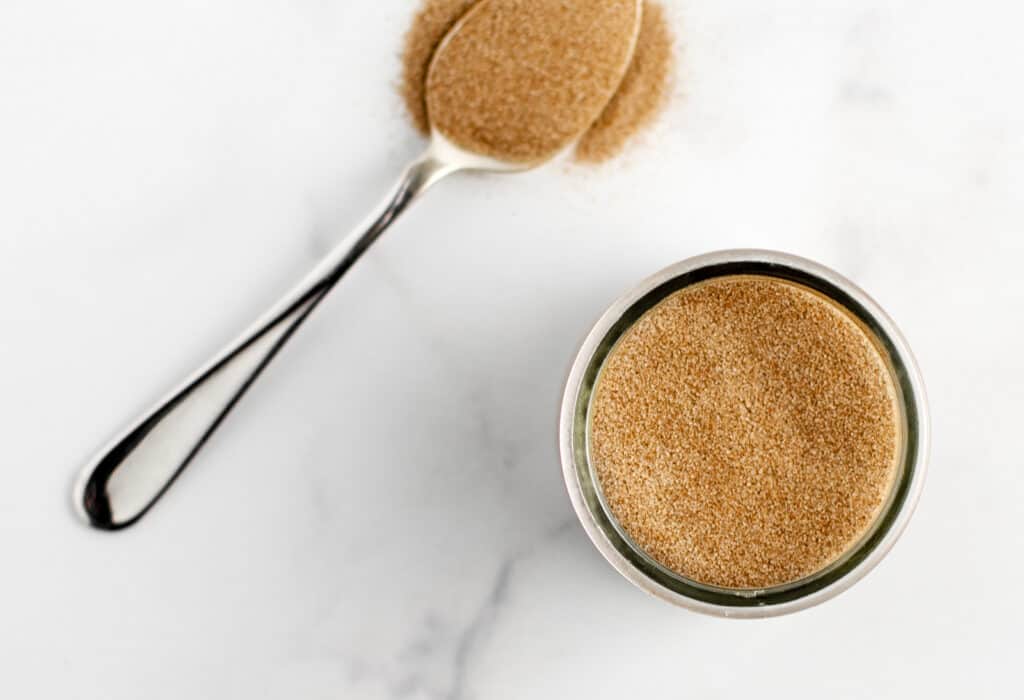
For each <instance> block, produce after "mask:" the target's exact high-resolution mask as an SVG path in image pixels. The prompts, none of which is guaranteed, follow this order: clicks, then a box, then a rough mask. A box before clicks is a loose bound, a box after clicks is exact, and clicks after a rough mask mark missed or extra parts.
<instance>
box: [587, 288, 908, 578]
mask: <svg viewBox="0 0 1024 700" xmlns="http://www.w3.org/2000/svg"><path fill="white" fill-rule="evenodd" d="M896 397H897V394H896V389H895V386H894V384H893V379H892V376H891V373H890V371H889V369H888V366H887V364H886V362H885V360H884V359H883V357H882V355H881V353H880V351H879V350H878V348H877V347H876V345H875V344H874V343H873V342H872V340H871V339H870V338H869V337H868V335H867V333H866V331H864V330H863V329H862V328H861V327H860V326H859V325H858V324H857V323H856V322H855V321H854V320H853V319H852V317H851V316H850V315H849V314H848V313H847V312H846V311H844V310H842V309H841V308H840V307H839V306H838V305H837V304H835V303H834V302H832V301H831V300H828V299H826V298H824V297H822V296H821V295H819V294H818V293H816V292H813V291H812V290H810V289H807V288H805V287H802V286H799V285H796V284H793V283H790V282H786V281H783V280H779V279H776V278H771V277H765V276H751V275H746V276H729V277H721V278H717V279H712V280H708V281H706V282H703V283H699V284H696V285H694V286H691V287H688V288H686V289H683V290H681V291H679V292H677V293H675V294H674V295H672V296H670V297H669V298H667V299H666V300H664V301H663V302H661V303H660V304H659V305H658V306H656V307H655V308H654V309H652V310H651V311H649V312H648V313H647V314H645V315H644V316H643V317H642V318H641V319H640V320H638V321H637V322H636V323H635V324H634V325H633V326H632V327H631V328H630V329H629V330H628V331H627V332H626V333H625V335H624V336H623V338H622V339H621V340H620V341H619V343H618V345H617V346H616V347H615V348H614V349H613V351H612V353H611V354H610V355H609V357H608V358H607V360H606V362H605V365H604V367H603V368H602V371H601V374H600V376H599V378H598V384H597V387H596V390H595V394H594V398H593V402H592V404H591V409H590V416H591V425H590V455H591V459H592V462H593V466H594V468H595V470H596V473H597V476H598V480H599V482H600V484H601V488H602V491H603V493H604V495H605V498H606V500H607V503H608V505H609V508H610V509H611V511H612V513H613V514H614V515H615V517H616V519H617V520H618V521H619V523H620V525H621V526H622V528H623V529H624V530H625V532H626V533H627V534H628V535H629V536H630V537H631V538H632V539H633V541H634V542H636V543H637V545H639V546H640V547H641V548H642V549H643V550H644V551H646V552H647V553H648V554H649V555H650V556H651V557H653V558H654V559H655V560H656V561H658V562H659V563H661V564H662V565H664V566H665V567H667V568H669V569H671V570H673V571H676V572H677V573H679V574H681V575H683V576H685V577H687V578H690V579H691V580H695V581H698V582H701V583H705V584H709V585H716V586H721V587H726V588H736V589H741V588H742V589H747V588H767V587H771V586H775V585H781V584H784V583H788V582H792V581H794V580H797V579H800V578H803V577H805V576H807V575H810V574H813V573H815V572H818V571H820V570H822V569H823V568H825V567H826V566H828V565H829V564H830V563H832V562H833V561H835V560H836V559H838V558H839V557H841V556H842V555H843V554H844V553H846V552H847V551H849V549H850V548H851V547H852V546H853V545H854V544H856V542H857V541H858V540H859V539H860V538H861V537H862V536H863V535H864V534H865V533H866V532H867V531H868V530H869V529H870V527H871V526H872V524H873V523H874V521H875V519H876V518H877V516H878V514H879V512H880V510H881V508H882V506H883V505H884V503H885V501H886V499H887V497H888V494H889V491H890V489H891V487H892V483H893V479H894V475H895V471H896V464H897V460H898V455H899V450H900V434H901V429H900V427H899V426H900V425H901V423H900V418H899V415H900V413H899V407H898V403H897V398H896Z"/></svg>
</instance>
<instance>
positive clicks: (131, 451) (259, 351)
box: [73, 153, 455, 530]
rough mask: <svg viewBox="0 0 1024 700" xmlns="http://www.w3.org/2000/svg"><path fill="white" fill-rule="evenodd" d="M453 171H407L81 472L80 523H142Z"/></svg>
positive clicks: (431, 162) (439, 165) (428, 162)
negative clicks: (298, 335) (332, 298)
mask: <svg viewBox="0 0 1024 700" xmlns="http://www.w3.org/2000/svg"><path fill="white" fill-rule="evenodd" d="M454 170H455V168H454V167H452V166H450V165H447V164H445V163H444V162H442V161H440V160H438V159H436V158H435V157H434V156H433V155H432V154H431V153H428V154H427V155H425V156H423V157H422V158H420V159H419V160H417V161H416V162H414V163H413V164H412V165H410V166H409V167H408V168H407V169H406V171H405V173H404V174H403V175H402V178H401V180H399V182H398V185H397V186H396V188H395V190H394V192H393V193H392V194H391V196H390V197H388V198H387V199H386V200H385V202H384V203H383V205H382V206H381V207H380V209H379V210H378V211H377V212H376V213H375V214H373V215H372V216H371V217H370V218H369V219H368V220H367V223H366V224H365V225H363V226H361V227H360V228H358V229H357V230H356V231H355V232H353V233H352V234H351V235H350V236H348V237H347V238H345V239H344V240H343V241H342V242H341V243H340V244H338V246H337V247H336V248H334V250H332V251H331V252H330V253H329V254H328V255H327V257H326V258H325V259H324V260H323V261H322V262H320V263H319V264H318V265H317V266H316V268H315V269H314V270H313V271H312V272H311V273H310V274H309V275H308V276H307V277H306V278H305V279H304V280H303V281H302V282H301V283H300V284H299V285H298V286H296V287H295V288H294V289H293V290H292V291H291V292H290V293H288V294H287V295H285V297H284V298H283V299H282V300H281V301H279V302H278V303H277V304H275V305H274V306H273V307H272V308H271V309H270V310H269V311H267V312H266V313H265V314H264V315H263V316H261V317H260V318H259V319H258V320H257V321H256V322H255V323H254V324H253V325H252V326H251V327H250V328H249V329H248V330H246V331H245V332H244V333H242V335H240V336H239V337H238V338H237V339H236V340H234V341H233V342H232V343H231V344H230V345H228V346H227V348H225V349H224V350H222V351H221V352H220V353H219V354H217V355H216V356H215V357H214V358H213V359H212V360H210V361H209V362H207V363H206V364H205V365H203V366H202V367H201V368H200V369H199V370H198V371H196V372H195V373H194V374H192V375H191V376H190V377H189V378H188V379H186V380H185V381H184V382H183V383H182V384H181V385H180V386H179V387H178V388H177V389H175V390H174V391H173V392H172V393H171V394H170V395H168V396H167V397H166V398H164V399H163V400H162V401H160V402H159V403H158V404H157V405H156V406H155V407H154V408H153V409H152V410H150V411H149V412H148V413H146V414H144V415H143V416H142V417H141V418H140V419H139V420H138V421H137V422H135V423H134V424H133V425H132V426H131V427H130V428H128V430H126V431H125V432H124V433H122V434H121V435H120V436H118V437H117V438H116V439H115V440H114V441H113V442H111V443H110V444H109V445H108V446H107V447H106V448H105V449H103V450H102V451H101V452H100V453H99V455H97V457H96V458H94V459H93V460H92V461H91V462H90V463H89V464H88V466H87V467H86V468H85V469H84V470H83V472H82V475H81V476H80V478H79V480H78V483H77V484H76V486H75V490H74V496H73V497H74V504H75V509H76V510H77V511H78V512H79V514H80V515H81V516H82V517H83V518H84V519H85V520H86V522H88V523H89V524H90V525H92V526H93V527H96V528H99V529H102V530H119V529H121V528H125V527H128V526H129V525H131V524H133V523H134V522H136V521H137V520H138V519H139V518H141V517H142V516H143V515H145V513H146V511H148V510H149V509H150V508H151V507H152V506H153V504H154V503H156V501H157V500H159V498H160V497H161V496H162V495H163V494H164V492H165V491H166V490H167V488H168V487H169V486H170V485H171V484H172V483H173V482H174V480H175V479H176V478H177V477H178V475H179V474H181V472H182V471H183V470H184V469H185V467H186V466H188V463H189V462H190V461H191V460H192V458H193V457H194V456H195V455H196V453H197V452H198V451H199V449H200V448H201V447H202V446H203V444H204V443H205V442H206V440H207V438H209V437H210V435H211V434H212V433H213V431H214V430H216V429H217V426H218V425H220V422H221V421H222V420H223V419H224V418H225V416H227V414H228V413H229V412H230V411H231V409H232V408H233V407H234V405H235V404H236V403H237V402H238V400H239V399H240V398H241V397H242V395H243V394H245V391H246V389H248V388H249V386H250V385H251V384H252V383H253V382H254V381H255V380H256V378H257V377H258V376H259V374H260V372H261V371H262V370H263V368H264V367H266V366H267V364H269V362H270V361H271V360H272V359H273V358H274V356H275V355H276V354H277V352H278V350H280V349H281V347H282V346H284V344H285V343H286V342H287V341H288V339H289V338H290V337H291V335H292V333H294V332H295V330H296V329H298V327H299V326H300V325H301V324H302V322H303V321H304V320H306V318H307V317H308V316H309V314H310V313H311V312H312V311H313V309H315V308H316V307H317V305H318V304H319V303H320V302H321V301H322V300H323V299H324V297H326V296H327V293H328V292H330V291H331V289H333V288H334V286H335V285H336V284H337V283H338V280H340V279H341V277H342V276H343V275H344V274H345V273H346V272H347V271H348V270H349V268H351V267H352V265H353V264H354V263H355V262H356V260H358V259H359V257H360V256H361V255H362V254H363V253H364V252H365V251H366V250H367V249H368V248H369V247H370V245H372V244H373V242H374V241H376V240H377V238H378V237H380V235H381V234H382V233H383V232H384V231H385V230H386V229H387V228H388V226H390V225H391V223H392V222H393V221H394V220H395V219H396V218H398V216H399V214H401V213H402V212H403V211H404V210H405V209H406V208H407V207H408V206H409V205H410V204H411V203H412V202H413V201H414V200H415V199H416V198H417V197H418V196H419V195H420V194H422V193H423V192H424V191H425V190H426V189H427V188H429V187H430V186H431V185H433V184H434V183H435V182H437V181H438V180H440V179H441V178H443V177H445V176H446V175H448V174H450V173H451V172H453V171H454Z"/></svg>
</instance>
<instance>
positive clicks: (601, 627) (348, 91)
mask: <svg viewBox="0 0 1024 700" xmlns="http://www.w3.org/2000/svg"><path fill="white" fill-rule="evenodd" d="M666 2H668V3H669V5H670V6H671V9H672V12H673V16H674V18H675V25H676V29H677V31H678V33H679V35H680V38H681V48H682V53H683V62H682V71H681V76H680V78H681V79H680V82H679V85H678V89H677V91H676V97H675V100H674V102H673V104H672V107H671V109H670V110H669V112H668V114H667V115H666V117H665V119H664V121H663V123H662V125H661V126H660V128H659V129H658V130H657V131H656V132H654V133H652V134H651V135H650V136H649V137H648V138H647V139H646V141H645V142H644V143H642V144H640V145H639V146H637V147H636V148H634V149H633V150H632V151H630V153H629V155H628V157H627V158H625V159H623V160H621V161H619V162H617V163H615V164H613V165H611V166H609V167H606V168H604V169H601V170H596V171H590V170H582V169H579V168H577V167H573V166H568V165H555V166H552V167H548V168H546V169H544V170H542V171H539V172H535V173H531V174H528V175H522V176H515V177H477V178H474V177H466V178H462V179H459V180H453V181H451V182H448V183H445V184H443V185H442V186H440V187H439V188H438V189H437V190H436V191H434V192H433V193H431V195H430V196H429V197H428V198H427V199H426V200H424V201H423V202H422V203H421V204H420V205H418V206H417V208H416V209H415V210H413V211H411V212H410V213H409V214H408V215H407V217H406V218H405V219H404V220H403V221H401V222H400V223H399V224H398V225H397V226H396V227H395V229H394V230H393V231H391V232H390V233H389V235H388V236H387V237H386V239H385V240H383V241H382V242H381V243H380V245H379V246H378V247H377V248H376V249H375V250H373V251H372V254H371V255H369V257H367V258H366V259H365V260H364V261H363V262H362V263H361V264H360V265H359V266H358V268H357V269H356V270H355V271H354V272H353V274H352V275H351V277H350V278H348V279H346V280H345V282H344V284H343V286H342V288H340V289H339V290H338V293H337V294H336V296H334V297H333V298H331V299H330V301H329V302H328V303H327V304H326V305H325V306H324V308H323V309H322V310H321V312H320V313H318V314H317V315H316V316H315V318H313V319H312V320H311V322H310V323H309V325H308V326H307V327H306V328H304V330H303V332H302V333H301V334H300V335H299V336H298V337H297V338H296V339H295V342H294V344H293V345H291V346H290V347H289V348H288V349H287V351H286V352H285V353H284V355H283V356H282V357H281V358H280V360H279V361H278V362H277V363H276V364H275V365H274V366H273V367H272V368H271V369H270V370H269V371H268V373H267V374H266V376H265V377H264V379H263V380H262V381H261V382H260V383H259V385H258V386H257V387H256V388H255V389H254V390H253V391H252V393H251V394H250V395H249V396H248V397H247V399H246V400H245V401H244V403H243V404H242V405H241V406H240V407H239V409H238V410H237V412H236V413H235V414H234V415H233V416H232V419H231V420H230V421H229V422H228V423H227V424H226V425H225V426H224V428H223V430H222V431H221V432H219V433H218V434H217V435H216V437H215V439H214V440H213V441H212V442H211V443H210V445H209V446H208V448H207V449H206V450H205V451H204V452H203V453H202V454H201V456H200V458H199V459H197V460H196V463H195V464H194V466H193V467H192V468H191V469H190V470H189V472H188V473H187V474H186V475H185V476H184V477H183V479H182V480H181V481H180V482H179V484H178V485H177V486H176V487H175V488H174V489H173V491H172V493H170V494H169V495H168V497H167V498H166V499H165V500H164V501H163V502H162V503H161V504H160V506H159V507H158V508H157V509H156V510H154V511H153V513H152V514H151V516H150V517H149V518H148V519H147V520H146V521H144V523H143V524H142V525H141V526H139V527H138V528H137V529H134V530H132V531H128V532H125V533H122V534H119V535H114V536H111V535H103V534H98V533H94V532H91V531H88V530H86V529H84V528H83V527H81V526H80V525H79V524H78V523H77V522H76V521H74V520H73V519H72V517H71V514H70V511H69V507H68V488H69V486H70V483H71V480H72V477H73V475H74V474H75V471H76V469H77V467H78V466H79V465H80V464H81V463H82V461H83V460H84V459H85V458H86V457H87V456H88V455H89V453H90V452H91V451H92V450H93V449H94V448H96V447H97V446H98V445H99V444H100V443H101V442H103V441H104V440H105V439H106V438H107V437H109V436H110V434H111V432H112V431H113V430H114V429H116V428H118V427H119V426H120V425H121V424H122V423H123V422H124V421H125V420H126V419H128V418H129V417H130V416H131V415H132V414H134V413H135V412H136V411H137V410H139V409H141V408H143V407H144V406H145V405H146V404H147V403H148V402H149V401H151V400H152V399H154V398H155V397H156V396H157V395H158V394H159V393H161V392H162V391H163V390H164V389H166V388H167V387H168V386H169V385H170V384H171V383H173V382H174V381H175V380H176V379H177V378H178V377H179V376H180V375H181V374H182V373H183V372H184V371H185V370H187V369H189V368H190V367H191V366H193V365H194V364H195V363H196V362H197V361H199V360H200V359H202V358H203V357H205V356H206V354H207V353H208V352H209V351H210V350H212V349H213V348H215V347H216V346H218V345H219V344H221V343H222V342H224V341H225V340H226V339H227V338H229V337H230V336H231V335H233V333H234V332H235V331H236V330H239V329H240V328H241V326H243V325H244V324H245V323H246V322H247V321H248V320H249V318H250V317H251V316H252V315H254V314H255V313H256V312H258V311H260V310H261V309H262V307H263V306H264V305H266V304H268V303H269V302H270V301H272V300H273V299H274V298H275V297H276V295H277V294H278V293H280V292H282V291H284V289H285V288H286V287H288V286H289V284H290V282H291V280H292V279H293V278H295V277H297V276H298V275H299V274H301V273H302V272H303V271H304V270H305V269H306V268H307V267H309V266H310V264H311V263H312V262H313V261H314V260H315V259H316V258H317V256H319V255H320V254H321V253H323V252H324V251H325V250H326V249H327V247H328V246H330V245H331V243H332V242H333V241H334V240H336V239H337V237H338V236H339V235H340V234H342V233H343V232H344V231H345V230H346V228H347V227H349V226H351V225H353V224H354V223H356V222H357V221H358V220H359V219H360V218H361V216H362V214H364V213H365V212H366V210H367V209H368V208H369V207H370V206H371V205H372V204H374V202H375V200H376V199H377V197H379V196H380V195H382V194H383V192H384V190H385V189H386V188H387V187H388V186H389V185H390V182H391V179H392V177H394V176H395V175H396V174H397V171H398V170H399V168H400V166H401V165H402V163H403V162H405V161H406V160H408V159H409V158H410V157H412V156H413V155H414V154H415V153H416V152H417V149H418V148H420V146H421V143H420V142H419V140H418V139H417V138H416V137H415V136H414V135H412V134H411V133H410V130H409V129H408V128H407V126H406V124H405V122H404V120H403V116H402V113H401V109H400V105H399V103H398V100H397V99H396V97H395V96H394V93H393V89H392V84H393V82H394V78H395V75H396V64H397V59H396V53H397V49H398V45H399V41H400V35H401V32H402V29H403V26H404V24H405V22H406V21H407V18H408V16H409V14H410V12H411V10H412V8H413V5H414V3H413V2H412V0H375V1H374V2H355V1H354V0H335V1H334V2H324V1H323V0H287V1H285V0H278V1H276V2H274V1H269V2H268V1H266V0H259V1H255V2H230V1H228V0H204V1H203V2H199V1H197V0H189V1H186V2H173V3H142V2H129V1H128V0H94V1H92V2H88V3H80V2H70V1H65V2H58V1H57V0H35V1H31V2H30V1H29V0H5V1H4V2H3V3H2V4H0V321H2V330H0V334H2V335H0V421H2V425H3V426H4V429H3V432H2V435H3V441H2V447H0V470H2V475H3V486H2V488H0V552H2V557H3V558H2V564H0V572H2V579H0V581H2V582H0V626H2V629H3V633H2V634H0V696H2V697H4V698H19V699H20V698H76V699H79V700H92V699H96V700H100V699H103V700H120V699H124V700H128V699H135V698H147V699H149V698H156V699H164V698H167V699H171V698H175V699H178V698H247V699H249V698H311V699H319V698H346V699H347V698H354V699H357V700H361V699H364V698H366V699H377V698H409V699H414V700H418V699H423V700H426V699H431V700H432V699H442V698H447V699H452V700H463V699H470V698H486V699H489V700H490V699H495V700H499V699H503V698H583V697H587V698H616V699H618V698H648V697H649V698H725V697H741V694H748V695H749V694H752V693H757V694H758V696H762V697H787V698H817V697H821V696H823V695H828V696H829V697H832V698H837V699H839V698H863V697H872V698H906V697H950V698H962V697H986V698H988V697H993V698H995V697H1019V692H1020V687H1021V682H1020V679H1019V668H1018V667H1019V663H1020V661H1019V657H1020V652H1021V650H1022V642H1021V638H1020V628H1021V626H1022V624H1024V612H1022V607H1021V605H1020V603H1019V600H1018V595H1017V587H1018V584H1019V582H1020V580H1021V578H1022V576H1024V564H1022V563H1021V549H1022V545H1024V542H1022V539H1024V536H1022V533H1024V527H1022V511H1021V508H1022V506H1021V503H1024V476H1022V473H1024V472H1022V467H1024V458H1022V457H1021V450H1020V448H1019V441H1020V433H1021V427H1020V422H1021V418H1022V404H1024V378H1022V374H1021V363H1022V356H1024V329H1022V323H1021V316H1022V314H1021V310H1022V305H1024V276H1022V274H1021V258H1022V255H1024V203H1022V200H1024V197H1022V195H1024V137H1022V128H1021V125H1022V123H1024V90H1022V88H1021V84H1022V83H1021V80H1022V78H1021V76H1022V75H1024V58H1022V57H1024V52H1022V50H1021V47H1020V39H1019V29H1020V26H1021V20H1022V19H1024V14H1022V10H1021V8H1020V6H1019V5H1018V4H1015V3H1011V2H1007V1H1006V0H977V1H975V2H971V3H964V2H953V1H952V0H929V1H925V0H864V1H862V2H845V1H840V0H666ZM740 246H742V247H748V246H752V247H771V248H778V249H783V250H786V251H789V252H794V253H798V254H801V255H805V256H808V257H812V258H815V259H817V260H819V261H821V262H823V263H826V264H828V265H831V266H833V267H835V268H837V269H839V270H840V271H841V272H843V273H845V274H847V275H849V276H851V277H853V278H854V279H855V280H857V281H858V282H859V283H861V284H862V285H863V286H864V287H866V288H867V289H868V290H869V291H870V292H871V293H872V294H873V295H875V296H876V297H877V298H878V299H879V300H880V301H881V302H882V304H883V305H884V306H885V307H887V308H888V310H889V311H890V312H891V313H892V314H893V315H894V316H895V317H896V319H897V320H898V321H899V323H900V324H901V325H902V327H903V328H904V330H905V332H906V334H907V336H908V337H909V339H910V341H911V343H912V344H913V345H914V347H915V349H916V351H917V353H918V355H919V359H920V361H921V364H922V367H923V370H924V372H925V375H926V378H927V380H928V383H929V387H930V391H931V399H932V407H933V412H934V428H935V441H934V458H933V461H932V470H931V474H930V481H929V483H928V485H927V487H926V489H925V493H924V498H923V501H922V503H921V506H920V508H919V511H918V514H917V517H916V519H915V520H914V522H913V523H912V524H911V527H910V529H909V531H908V532H907V534H906V535H905V536H904V538H903V539H902V540H901V542H900V543H899V544H898V545H897V547H896V549H895V550H894V551H893V553H892V554H891V555H890V557H889V558H888V559H887V560H886V561H885V562H883V564H882V565H881V566H880V567H879V568H878V569H877V570H876V571H875V572H874V573H872V574H871V575H870V576H869V577H868V578H867V579H866V580H865V581H863V582H862V583H860V584H859V585H858V586H856V587H855V588H854V589H853V590H852V591H850V592H848V593H846V594H844V595H843V596H841V597H840V598H838V599H837V600H835V601H833V602H831V603H829V604H827V605H825V606H823V607H820V608H817V609H814V610H812V611H808V612H805V613H801V614H798V615H796V616H793V617H788V618H783V619H777V620H770V621H765V622H754V623H737V622H729V621H720V620H715V619H709V618H703V617H700V616H696V615H694V614H690V613H687V612H685V611H679V610H675V609H672V608H669V607H666V606H665V605H664V604H662V603H660V602H657V601H655V600H653V599H648V598H646V597H645V596H644V595H642V594H641V593H638V592H636V591H635V590H633V589H632V588H631V587H630V585H629V584H628V583H626V582H625V581H624V580H622V579H620V578H619V577H618V576H617V575H616V574H615V572H614V571H613V570H612V569H611V568H610V567H609V566H607V565H606V564H605V563H604V561H603V560H602V559H601V558H600V556H599V555H598V554H597V553H596V551H595V550H594V549H593V548H592V547H591V545H590V544H589V542H588V541H587V540H586V538H585V536H584V534H583V532H582V530H581V528H580V527H579V526H578V525H577V523H576V522H575V519H574V517H573V515H572V513H571V510H570V507H569V503H568V499H567V498H566V496H565V494H564V491H563V486H562V483H561V475H560V471H559V465H558V460H557V455H556V448H555V419H556V413H557V403H558V400H559V396H560V392H561V384H562V381H563V378H564V374H565V372H566V369H567V367H568V363H569V361H570V358H571V357H572V355H573V354H574V352H575V350H576V347H577V344H578V342H579V340H580V339H581V337H582V335H583V333H584V332H585V330H586V329H587V328H588V327H589V325H590V324H591V322H592V321H593V320H594V319H595V317H596V316H597V315H598V314H599V313H600V312H601V311H602V310H603V308H604V307H605V306H606V305H607V304H608V303H609V302H610V301H611V300H612V299H613V298H614V297H615V296H617V295H618V294H619V293H620V292H622V291H623V290H624V289H626V288H627V287H629V286H631V285H632V284H634V283H635V282H636V281H638V280H639V279H640V278H641V277H644V276H646V275H647V274H648V273H651V272H653V271H655V270H656V269H659V268H661V267H663V266H665V265H667V264H669V263H672V262H674V261H676V260H679V259H681V258H684V257H688V256H691V255H695V254H698V253H702V252H707V251H710V250H714V249H721V248H728V247H740Z"/></svg>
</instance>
